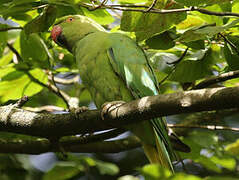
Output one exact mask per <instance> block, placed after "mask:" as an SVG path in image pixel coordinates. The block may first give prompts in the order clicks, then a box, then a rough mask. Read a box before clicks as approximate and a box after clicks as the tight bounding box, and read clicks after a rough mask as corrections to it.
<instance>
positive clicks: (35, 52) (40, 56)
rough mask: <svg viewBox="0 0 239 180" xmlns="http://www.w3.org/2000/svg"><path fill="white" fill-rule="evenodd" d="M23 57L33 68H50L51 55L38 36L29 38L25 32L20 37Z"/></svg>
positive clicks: (34, 35)
mask: <svg viewBox="0 0 239 180" xmlns="http://www.w3.org/2000/svg"><path fill="white" fill-rule="evenodd" d="M20 48H21V57H22V58H23V60H24V62H25V63H28V64H29V65H31V66H33V67H34V66H35V67H42V68H49V63H48V58H50V57H49V56H50V53H49V52H48V48H47V47H46V44H45V43H44V41H43V40H42V39H41V38H40V36H39V35H38V34H35V33H33V34H30V35H29V36H27V35H26V34H25V32H24V31H22V32H21V36H20Z"/></svg>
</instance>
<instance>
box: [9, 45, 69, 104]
mask: <svg viewBox="0 0 239 180" xmlns="http://www.w3.org/2000/svg"><path fill="white" fill-rule="evenodd" d="M7 46H8V48H9V49H10V50H11V51H12V52H13V53H14V54H15V55H16V56H17V59H18V61H23V59H22V57H21V55H20V54H19V53H18V51H17V50H16V49H15V48H14V47H13V46H12V45H11V44H9V43H7ZM24 73H26V75H27V76H28V77H29V78H30V79H31V81H33V82H35V83H37V84H39V85H41V86H42V87H45V88H47V89H49V90H51V91H52V92H53V93H54V94H56V95H57V96H58V97H60V98H62V99H63V100H64V101H65V102H67V103H66V105H67V106H68V102H69V101H70V99H71V97H70V96H69V95H68V94H66V93H65V92H63V91H61V90H59V89H58V88H57V87H56V86H54V85H52V84H50V83H48V85H46V84H44V83H43V82H41V81H39V80H38V79H36V78H35V77H34V76H33V75H32V74H31V73H30V72H29V71H24Z"/></svg>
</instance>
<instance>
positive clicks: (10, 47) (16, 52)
mask: <svg viewBox="0 0 239 180" xmlns="http://www.w3.org/2000/svg"><path fill="white" fill-rule="evenodd" d="M7 47H8V48H9V49H10V50H11V51H12V52H13V53H14V54H15V55H16V56H17V59H18V62H19V61H22V57H21V56H20V54H19V53H18V51H17V50H16V49H15V48H14V47H13V46H12V45H11V44H10V43H7Z"/></svg>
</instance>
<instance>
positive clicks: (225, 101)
mask: <svg viewBox="0 0 239 180" xmlns="http://www.w3.org/2000/svg"><path fill="white" fill-rule="evenodd" d="M238 107H239V87H230V88H211V89H202V90H193V91H186V92H178V93H172V94H163V95H157V96H148V97H144V98H142V99H138V100H134V101H132V102H129V103H126V104H123V105H122V106H120V107H118V108H116V109H114V110H113V111H111V112H109V113H108V114H107V116H106V117H105V120H102V119H101V116H100V111H97V110H91V111H86V112H84V113H81V114H79V115H78V116H76V115H75V114H73V113H67V114H49V113H34V112H29V111H25V110H22V109H16V108H14V107H12V108H11V106H3V107H0V131H8V132H15V133H22V134H27V135H34V136H41V137H51V136H65V135H74V134H85V133H90V132H95V131H100V130H106V129H110V128H115V127H122V126H124V125H127V124H132V123H139V122H140V121H143V120H149V119H152V118H156V117H160V116H167V115H174V114H182V113H189V112H191V113H192V112H200V111H210V110H220V109H230V108H238Z"/></svg>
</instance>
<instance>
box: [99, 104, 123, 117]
mask: <svg viewBox="0 0 239 180" xmlns="http://www.w3.org/2000/svg"><path fill="white" fill-rule="evenodd" d="M123 104H125V101H112V102H105V103H104V104H103V105H102V106H101V119H102V120H104V119H105V116H106V115H107V114H108V113H109V112H110V111H113V110H114V109H116V108H118V107H120V106H122V105H123Z"/></svg>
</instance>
